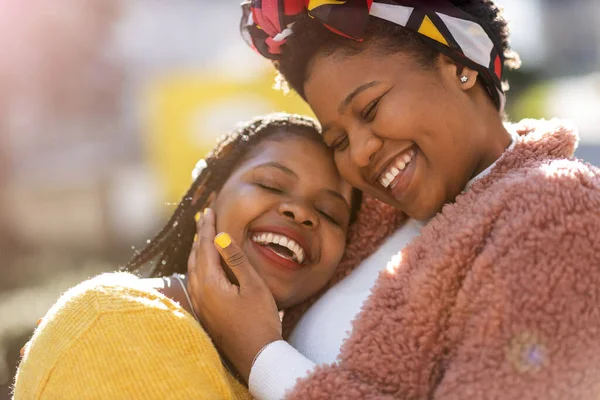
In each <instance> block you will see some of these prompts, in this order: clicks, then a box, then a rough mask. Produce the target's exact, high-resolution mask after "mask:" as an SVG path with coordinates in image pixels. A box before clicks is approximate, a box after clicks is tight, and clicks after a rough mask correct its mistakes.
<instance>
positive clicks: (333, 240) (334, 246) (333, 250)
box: [321, 231, 346, 273]
mask: <svg viewBox="0 0 600 400" xmlns="http://www.w3.org/2000/svg"><path fill="white" fill-rule="evenodd" d="M324 238H325V240H324V241H323V243H324V245H323V251H322V255H321V263H322V264H323V269H324V270H326V271H330V272H331V273H333V271H334V270H335V269H336V268H337V266H338V264H339V263H340V261H341V260H342V256H343V255H344V250H345V248H346V234H344V233H342V232H341V231H337V232H330V233H328V234H327V235H324Z"/></svg>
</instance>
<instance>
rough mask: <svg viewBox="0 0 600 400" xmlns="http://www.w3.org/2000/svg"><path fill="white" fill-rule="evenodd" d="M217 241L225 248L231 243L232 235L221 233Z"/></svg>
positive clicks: (218, 244)
mask: <svg viewBox="0 0 600 400" xmlns="http://www.w3.org/2000/svg"><path fill="white" fill-rule="evenodd" d="M215 243H216V244H217V246H219V247H220V248H222V249H225V248H227V247H228V246H229V245H230V244H231V237H230V236H229V235H228V234H226V233H225V232H223V233H219V234H218V235H217V237H216V238H215Z"/></svg>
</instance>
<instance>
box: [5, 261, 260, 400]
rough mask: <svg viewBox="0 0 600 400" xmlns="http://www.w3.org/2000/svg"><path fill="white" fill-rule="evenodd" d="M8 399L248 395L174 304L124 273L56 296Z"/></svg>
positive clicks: (29, 346) (197, 327)
mask: <svg viewBox="0 0 600 400" xmlns="http://www.w3.org/2000/svg"><path fill="white" fill-rule="evenodd" d="M14 399H16V400H29V399H44V400H50V399H60V400H68V399H77V400H82V399H111V400H114V399H128V400H134V399H143V400H152V399H157V400H158V399H160V400H164V399H251V396H250V394H249V393H248V391H247V389H246V388H245V387H244V386H242V385H240V384H239V383H238V382H237V381H236V380H235V379H234V378H233V377H232V376H231V375H230V374H229V373H228V372H227V370H226V369H225V368H224V367H223V366H222V364H221V361H220V358H219V355H218V353H217V351H216V349H215V347H214V346H213V344H212V342H211V340H210V338H209V337H208V335H207V334H206V333H205V332H204V330H203V329H202V328H201V327H200V325H199V324H198V323H197V322H196V321H195V320H194V319H193V317H191V316H190V315H189V314H188V313H186V312H185V311H184V310H183V308H181V307H180V306H179V305H178V304H177V303H175V302H173V301H171V300H170V299H168V298H166V297H164V296H163V295H162V294H160V293H158V292H157V291H155V290H152V289H147V288H144V285H143V284H142V283H141V282H140V280H139V279H138V278H136V277H135V276H133V275H130V274H125V273H113V274H104V275H100V276H98V277H96V278H94V279H91V280H89V281H86V282H84V283H82V284H80V285H78V286H76V287H74V288H72V289H70V290H69V291H67V292H66V293H65V294H63V295H62V296H61V298H60V299H59V300H58V302H57V303H56V304H55V305H54V306H53V307H52V308H51V309H50V311H49V312H48V314H47V315H46V317H44V321H43V322H42V324H41V325H40V326H39V327H38V329H37V330H36V332H35V333H34V335H33V338H32V339H31V341H30V342H29V343H28V344H27V347H26V351H25V355H24V357H23V360H22V361H21V364H20V366H19V369H18V372H17V376H16V380H15V388H14Z"/></svg>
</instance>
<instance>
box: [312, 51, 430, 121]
mask: <svg viewBox="0 0 600 400" xmlns="http://www.w3.org/2000/svg"><path fill="white" fill-rule="evenodd" d="M417 71H420V69H419V67H418V65H417V64H416V62H415V61H414V60H413V59H412V58H411V57H410V56H409V55H406V54H404V53H401V52H395V53H391V54H383V52H382V51H381V50H377V49H376V48H375V46H371V47H367V48H366V49H365V50H363V51H361V52H360V53H358V54H352V55H346V54H343V52H339V51H338V52H337V53H336V52H334V53H332V54H326V55H318V56H317V57H316V58H315V59H314V60H313V62H312V63H311V64H310V66H309V70H308V74H307V79H306V81H305V83H304V93H305V94H306V98H307V101H308V103H309V104H310V105H311V107H312V108H313V110H314V111H315V112H317V116H318V117H319V118H320V116H319V115H318V112H320V111H321V110H323V109H326V110H330V111H335V110H337V108H338V106H339V103H340V102H342V101H343V99H344V98H345V97H346V96H347V95H348V94H349V93H351V92H352V91H353V90H354V89H355V88H357V87H358V86H361V85H363V84H365V83H367V82H371V81H380V82H383V83H386V84H389V85H392V84H398V83H403V82H404V81H409V80H410V77H411V76H412V75H413V74H414V73H415V72H417Z"/></svg>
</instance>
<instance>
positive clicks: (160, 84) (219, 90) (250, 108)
mask: <svg viewBox="0 0 600 400" xmlns="http://www.w3.org/2000/svg"><path fill="white" fill-rule="evenodd" d="M273 82H274V71H273V70H272V68H269V69H268V70H266V71H264V73H263V74H260V75H258V76H257V77H256V78H255V79H253V80H252V81H247V82H246V81H240V80H239V79H235V78H227V77H224V76H223V74H219V73H218V72H215V73H195V74H189V75H185V74H179V75H174V76H169V77H164V78H162V79H159V80H157V81H155V82H154V83H153V84H152V85H150V86H149V88H148V91H147V92H146V94H145V99H144V102H145V106H146V107H145V110H144V111H145V112H146V115H145V121H146V125H145V126H146V128H145V132H143V135H142V138H143V141H144V146H145V148H146V155H147V158H148V160H149V163H150V164H151V166H152V168H153V169H154V170H155V171H156V174H157V177H158V181H159V183H160V185H161V187H160V189H161V191H162V193H163V194H164V201H165V202H167V203H168V204H169V203H177V202H179V200H180V199H181V197H182V196H183V194H184V193H185V190H186V189H187V188H188V187H189V186H190V183H191V179H192V178H191V172H192V170H193V168H194V165H196V162H197V161H198V159H200V158H203V157H204V156H205V155H206V153H207V152H208V151H210V150H211V149H212V148H213V147H214V145H215V144H216V139H217V138H218V137H219V136H221V135H222V134H224V133H227V132H229V131H231V130H232V129H233V128H234V127H235V125H236V124H237V123H238V122H243V121H246V120H249V119H250V118H252V117H254V116H257V115H262V114H267V113H270V112H277V111H286V112H293V113H299V114H306V115H313V114H312V112H311V111H310V108H309V107H308V106H307V105H306V104H305V103H304V101H303V100H302V99H301V98H300V97H299V96H298V95H297V94H296V93H289V94H284V93H282V92H281V91H277V90H274V89H272V86H273ZM165 211H166V212H171V211H172V208H170V207H167V208H165Z"/></svg>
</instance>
